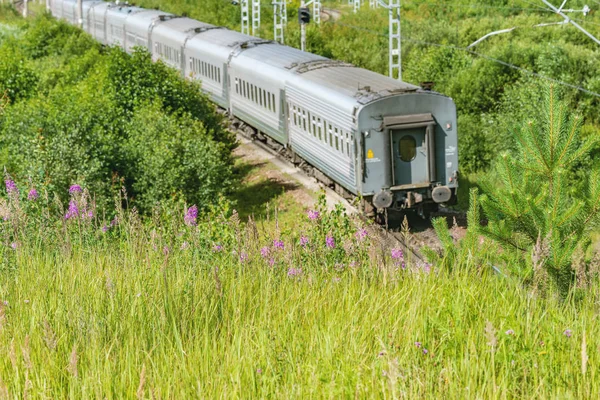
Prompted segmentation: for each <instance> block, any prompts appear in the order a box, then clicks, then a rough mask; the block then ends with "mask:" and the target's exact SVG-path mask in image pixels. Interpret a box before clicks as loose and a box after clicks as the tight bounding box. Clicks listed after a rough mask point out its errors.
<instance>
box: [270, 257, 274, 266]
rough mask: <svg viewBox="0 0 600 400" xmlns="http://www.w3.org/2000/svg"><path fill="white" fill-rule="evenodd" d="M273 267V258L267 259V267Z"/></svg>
mask: <svg viewBox="0 0 600 400" xmlns="http://www.w3.org/2000/svg"><path fill="white" fill-rule="evenodd" d="M273 265H275V259H274V258H273V257H271V258H269V267H272V266H273Z"/></svg>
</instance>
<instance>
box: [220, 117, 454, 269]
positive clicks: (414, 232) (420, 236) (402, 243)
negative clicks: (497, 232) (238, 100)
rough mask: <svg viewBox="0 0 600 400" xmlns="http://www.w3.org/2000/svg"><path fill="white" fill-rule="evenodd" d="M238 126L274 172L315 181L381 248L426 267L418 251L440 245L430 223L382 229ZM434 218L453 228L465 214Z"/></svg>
mask: <svg viewBox="0 0 600 400" xmlns="http://www.w3.org/2000/svg"><path fill="white" fill-rule="evenodd" d="M223 111H224V110H221V112H223ZM237 126H239V128H238V127H236V125H233V124H232V125H230V126H229V127H228V129H230V130H232V131H233V132H235V133H236V134H237V135H238V137H239V138H243V139H245V140H246V141H247V143H250V144H252V145H253V146H256V147H257V148H259V149H261V150H263V151H265V152H267V153H268V154H270V155H271V156H273V157H275V158H276V159H277V161H278V162H277V163H276V165H275V166H276V167H277V168H279V169H285V171H284V172H286V173H288V174H291V175H293V176H294V178H296V179H297V178H298V177H299V176H301V177H303V179H300V183H301V184H302V185H303V186H305V187H306V186H308V184H307V182H308V181H309V180H311V179H314V180H316V181H317V182H318V185H319V187H321V188H323V189H324V190H325V191H326V194H327V196H328V197H329V198H330V199H332V200H334V201H336V202H340V203H342V204H343V205H344V207H345V208H346V211H347V212H349V213H354V214H357V215H359V217H360V218H361V219H362V220H363V221H365V222H366V223H367V224H368V226H369V229H370V231H371V233H372V234H373V235H377V236H378V237H379V238H380V241H381V243H382V245H383V247H384V248H387V249H388V250H389V249H393V248H400V249H402V251H403V252H404V255H405V257H406V258H407V259H409V260H411V261H412V262H416V263H421V264H425V263H426V260H425V258H424V257H423V255H422V254H421V253H420V251H419V249H420V247H422V246H423V245H427V246H429V247H432V248H436V245H439V242H437V236H436V234H435V231H434V230H433V228H432V226H431V222H430V221H426V220H423V219H422V218H421V217H419V216H417V215H416V213H407V215H402V216H401V217H402V218H398V216H393V217H390V218H388V217H387V216H384V217H385V218H384V220H385V224H384V225H380V224H377V223H372V222H373V221H372V219H370V218H368V217H366V216H364V215H362V214H361V213H360V211H359V210H358V209H357V208H356V207H354V206H353V205H352V204H351V203H350V202H349V201H348V199H346V198H344V197H343V196H341V195H340V194H339V193H337V192H336V191H335V190H333V189H332V188H330V187H329V186H327V185H326V184H324V183H323V182H320V181H319V180H318V178H317V177H314V176H310V175H309V174H307V173H306V172H305V171H304V170H303V169H302V168H299V167H298V166H297V165H295V164H294V163H293V162H291V161H290V160H289V159H288V158H287V157H286V156H285V155H284V154H283V152H282V151H281V149H279V150H278V149H276V148H273V147H271V146H269V144H268V142H267V141H263V140H260V139H258V138H257V137H256V135H255V134H253V132H252V131H251V130H249V129H246V127H245V126H244V124H243V123H242V124H240V125H237ZM311 186H312V185H311ZM312 189H314V186H312ZM435 216H438V217H446V218H447V219H451V221H450V222H451V224H452V223H454V224H456V221H457V220H464V213H462V212H457V211H454V210H447V209H443V210H441V211H440V212H437V213H435Z"/></svg>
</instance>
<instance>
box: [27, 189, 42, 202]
mask: <svg viewBox="0 0 600 400" xmlns="http://www.w3.org/2000/svg"><path fill="white" fill-rule="evenodd" d="M38 197H40V195H39V193H38V191H37V190H35V189H31V190H30V191H29V193H28V194H27V200H30V201H34V200H37V198H38Z"/></svg>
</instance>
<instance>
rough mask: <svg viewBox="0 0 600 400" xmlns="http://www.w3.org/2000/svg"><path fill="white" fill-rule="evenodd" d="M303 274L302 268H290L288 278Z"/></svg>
mask: <svg viewBox="0 0 600 400" xmlns="http://www.w3.org/2000/svg"><path fill="white" fill-rule="evenodd" d="M301 274H302V268H289V269H288V272H287V276H288V277H290V278H294V277H296V276H300V275H301Z"/></svg>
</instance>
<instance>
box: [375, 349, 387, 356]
mask: <svg viewBox="0 0 600 400" xmlns="http://www.w3.org/2000/svg"><path fill="white" fill-rule="evenodd" d="M386 354H387V353H386V352H385V350H381V351H380V352H379V354H377V357H383V356H385V355H386Z"/></svg>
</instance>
